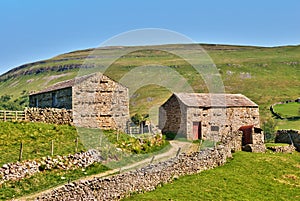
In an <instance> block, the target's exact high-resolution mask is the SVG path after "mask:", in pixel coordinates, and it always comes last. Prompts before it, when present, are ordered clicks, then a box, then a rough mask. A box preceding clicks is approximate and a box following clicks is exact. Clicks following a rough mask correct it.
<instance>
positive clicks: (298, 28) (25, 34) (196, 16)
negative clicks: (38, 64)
mask: <svg viewBox="0 0 300 201" xmlns="http://www.w3.org/2000/svg"><path fill="white" fill-rule="evenodd" d="M299 10H300V1H298V0H285V1H272V0H251V1H250V0H245V1H241V0H226V1H224V0H205V1H202V0H185V1H177V0H151V1H150V0H149V1H141V0H127V1H124V0H107V1H101V0H98V1H97V0H43V1H41V0H26V1H24V0H1V1H0V26H1V29H0V30H1V31H0V36H1V37H0V55H1V56H0V73H4V72H6V71H7V70H9V69H11V68H13V67H16V66H19V65H21V64H25V63H28V62H33V61H37V60H42V59H47V58H50V57H53V56H55V55H58V54H61V53H65V52H69V51H73V50H78V49H85V48H90V47H97V46H99V45H100V44H101V43H102V42H104V41H106V40H107V39H109V38H111V37H113V36H115V35H117V34H120V33H122V32H126V31H130V30H134V29H143V28H163V29H169V30H172V31H176V32H179V33H181V34H184V35H186V36H187V37H189V38H191V39H192V40H193V41H196V42H200V43H222V44H240V45H258V46H279V45H298V44H300V12H299Z"/></svg>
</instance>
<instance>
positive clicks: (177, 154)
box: [176, 147, 181, 158]
mask: <svg viewBox="0 0 300 201" xmlns="http://www.w3.org/2000/svg"><path fill="white" fill-rule="evenodd" d="M180 150H181V147H179V148H178V151H177V153H176V158H177V157H178V156H179V153H180Z"/></svg>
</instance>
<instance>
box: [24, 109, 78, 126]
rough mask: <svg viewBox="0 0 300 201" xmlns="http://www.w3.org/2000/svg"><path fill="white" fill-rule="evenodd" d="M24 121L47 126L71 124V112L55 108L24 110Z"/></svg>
mask: <svg viewBox="0 0 300 201" xmlns="http://www.w3.org/2000/svg"><path fill="white" fill-rule="evenodd" d="M25 116H26V120H27V121H30V122H42V123H49V124H69V125H72V124H73V117H72V110H66V109H57V108H26V109H25Z"/></svg>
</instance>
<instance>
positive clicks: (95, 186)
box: [36, 133, 241, 201]
mask: <svg viewBox="0 0 300 201" xmlns="http://www.w3.org/2000/svg"><path fill="white" fill-rule="evenodd" d="M237 142H241V135H240V133H235V136H227V137H226V138H224V139H223V143H222V144H220V145H217V146H216V147H215V148H208V149H206V150H202V151H200V152H194V153H191V154H185V153H182V154H180V155H179V156H178V157H175V158H172V159H169V160H167V161H164V162H160V163H157V164H151V165H148V166H146V167H144V168H141V169H138V170H135V171H130V172H126V173H123V174H118V175H114V176H111V177H107V178H94V179H91V180H87V181H78V182H72V183H69V184H66V185H64V186H63V187H61V188H58V189H55V190H52V191H51V192H49V193H46V194H44V195H41V196H40V197H38V198H36V200H59V201H62V200H109V201H111V200H120V199H121V198H124V197H127V196H130V194H134V193H142V192H146V191H152V190H155V188H156V187H157V186H160V185H162V184H163V183H168V182H171V181H172V180H174V179H176V178H178V177H179V176H183V175H190V174H195V173H199V172H201V171H204V170H209V169H212V168H215V167H217V166H220V165H223V164H224V163H225V162H226V160H227V158H231V157H232V154H231V152H232V151H236V150H240V149H241V143H237Z"/></svg>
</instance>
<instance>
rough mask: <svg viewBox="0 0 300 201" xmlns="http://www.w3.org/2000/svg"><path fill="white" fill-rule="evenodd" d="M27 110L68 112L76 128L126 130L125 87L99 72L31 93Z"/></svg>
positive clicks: (127, 113)
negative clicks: (60, 109)
mask: <svg viewBox="0 0 300 201" xmlns="http://www.w3.org/2000/svg"><path fill="white" fill-rule="evenodd" d="M29 107H37V108H65V109H68V110H71V111H72V116H73V123H74V125H75V126H79V127H88V128H101V129H119V130H125V129H126V123H127V121H128V120H129V96H128V88H127V87H125V86H123V85H121V84H119V83H117V82H115V81H114V80H112V79H110V78H109V77H107V76H105V75H103V74H101V73H94V74H90V75H85V76H81V77H76V78H74V79H71V80H67V81H63V82H59V83H57V84H55V85H53V86H50V87H48V88H46V89H44V90H42V91H39V92H35V93H32V94H30V96H29Z"/></svg>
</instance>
